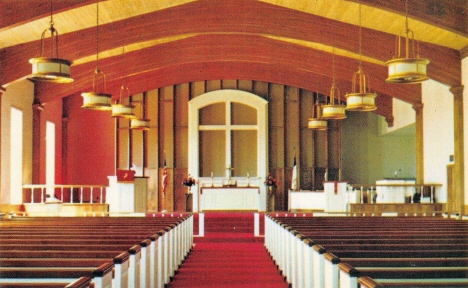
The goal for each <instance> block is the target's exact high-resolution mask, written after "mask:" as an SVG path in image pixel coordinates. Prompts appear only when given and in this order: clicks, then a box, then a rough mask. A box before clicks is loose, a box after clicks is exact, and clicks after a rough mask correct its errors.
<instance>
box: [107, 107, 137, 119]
mask: <svg viewBox="0 0 468 288" xmlns="http://www.w3.org/2000/svg"><path fill="white" fill-rule="evenodd" d="M134 110H135V107H133V106H131V105H124V104H113V105H112V115H111V116H112V117H119V118H128V119H133V118H135V111H134Z"/></svg>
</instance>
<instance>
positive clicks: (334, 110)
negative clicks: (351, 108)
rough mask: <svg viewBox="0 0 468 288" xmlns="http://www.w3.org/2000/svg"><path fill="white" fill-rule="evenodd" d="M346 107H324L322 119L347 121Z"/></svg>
mask: <svg viewBox="0 0 468 288" xmlns="http://www.w3.org/2000/svg"><path fill="white" fill-rule="evenodd" d="M345 108H346V107H345V106H344V105H332V104H328V105H323V111H322V113H323V114H322V119H335V120H340V119H345V118H346V112H345Z"/></svg>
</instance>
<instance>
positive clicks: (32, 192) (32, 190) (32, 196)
mask: <svg viewBox="0 0 468 288" xmlns="http://www.w3.org/2000/svg"><path fill="white" fill-rule="evenodd" d="M31 203H34V187H31Z"/></svg>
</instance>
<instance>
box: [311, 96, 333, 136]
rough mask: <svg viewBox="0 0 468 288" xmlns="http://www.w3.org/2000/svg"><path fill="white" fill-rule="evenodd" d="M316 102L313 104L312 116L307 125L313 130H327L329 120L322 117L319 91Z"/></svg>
mask: <svg viewBox="0 0 468 288" xmlns="http://www.w3.org/2000/svg"><path fill="white" fill-rule="evenodd" d="M315 96H316V97H315V104H314V105H313V106H312V118H309V123H308V125H307V127H308V128H309V129H312V130H327V127H328V122H327V121H326V120H323V119H322V104H320V102H319V99H318V98H319V95H318V92H316V93H315Z"/></svg>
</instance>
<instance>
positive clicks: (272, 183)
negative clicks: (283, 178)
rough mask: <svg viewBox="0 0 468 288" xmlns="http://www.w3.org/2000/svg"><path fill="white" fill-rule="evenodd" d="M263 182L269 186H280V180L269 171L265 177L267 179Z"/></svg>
mask: <svg viewBox="0 0 468 288" xmlns="http://www.w3.org/2000/svg"><path fill="white" fill-rule="evenodd" d="M263 183H264V184H265V185H266V186H268V187H274V188H276V187H278V184H279V183H278V180H276V178H273V176H271V174H270V173H268V176H267V178H266V179H265V181H263Z"/></svg>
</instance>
